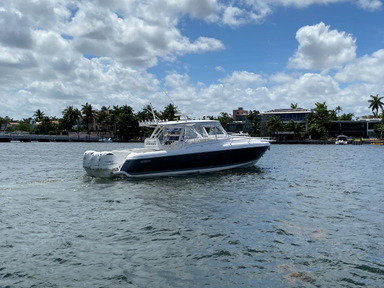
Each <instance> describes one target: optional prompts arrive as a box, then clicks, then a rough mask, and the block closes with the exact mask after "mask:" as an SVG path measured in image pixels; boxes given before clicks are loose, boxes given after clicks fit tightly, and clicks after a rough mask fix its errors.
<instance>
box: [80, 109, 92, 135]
mask: <svg viewBox="0 0 384 288" xmlns="http://www.w3.org/2000/svg"><path fill="white" fill-rule="evenodd" d="M81 107H82V108H81V112H82V113H83V119H84V122H85V126H86V127H87V130H88V131H89V124H91V123H92V122H93V119H94V118H95V111H94V110H93V108H92V105H91V104H88V102H87V103H85V105H81Z"/></svg>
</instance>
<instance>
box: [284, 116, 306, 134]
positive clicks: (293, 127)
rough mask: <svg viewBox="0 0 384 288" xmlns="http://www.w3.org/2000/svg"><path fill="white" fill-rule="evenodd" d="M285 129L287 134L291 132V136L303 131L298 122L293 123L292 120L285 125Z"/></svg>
mask: <svg viewBox="0 0 384 288" xmlns="http://www.w3.org/2000/svg"><path fill="white" fill-rule="evenodd" d="M285 128H286V130H287V131H289V132H293V136H294V137H295V136H296V135H298V134H300V133H301V132H302V131H303V127H302V126H301V124H300V123H299V122H295V121H293V120H292V119H291V120H290V121H289V122H288V123H287V125H285Z"/></svg>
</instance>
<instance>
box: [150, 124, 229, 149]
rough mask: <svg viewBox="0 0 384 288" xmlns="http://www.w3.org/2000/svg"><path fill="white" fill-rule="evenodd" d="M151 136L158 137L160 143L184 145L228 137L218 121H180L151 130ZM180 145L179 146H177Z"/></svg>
mask: <svg viewBox="0 0 384 288" xmlns="http://www.w3.org/2000/svg"><path fill="white" fill-rule="evenodd" d="M151 138H158V139H159V142H160V144H161V145H171V146H173V147H176V146H179V145H178V144H181V145H182V146H183V145H186V144H190V143H196V142H204V141H212V140H218V139H224V138H228V134H227V133H226V132H225V130H224V129H223V128H222V127H221V125H220V124H219V123H211V122H210V123H188V124H185V123H180V124H175V125H164V126H161V127H157V128H156V129H155V131H153V133H152V135H151ZM179 147H180V146H179Z"/></svg>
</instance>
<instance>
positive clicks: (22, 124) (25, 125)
mask: <svg viewBox="0 0 384 288" xmlns="http://www.w3.org/2000/svg"><path fill="white" fill-rule="evenodd" d="M14 130H15V131H25V132H29V131H31V127H30V126H29V123H26V122H24V121H21V122H19V124H18V125H17V126H16V127H15V129H14Z"/></svg>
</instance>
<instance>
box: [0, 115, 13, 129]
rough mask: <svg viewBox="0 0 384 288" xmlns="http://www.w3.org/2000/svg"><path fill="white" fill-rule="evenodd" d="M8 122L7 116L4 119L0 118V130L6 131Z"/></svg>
mask: <svg viewBox="0 0 384 288" xmlns="http://www.w3.org/2000/svg"><path fill="white" fill-rule="evenodd" d="M10 121H11V120H10V118H9V117H8V116H5V117H4V118H3V117H0V128H2V129H4V130H7V126H8V124H9V122H10Z"/></svg>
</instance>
